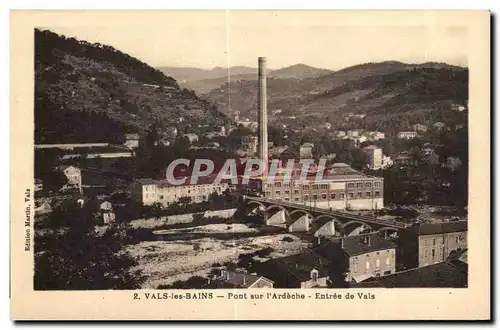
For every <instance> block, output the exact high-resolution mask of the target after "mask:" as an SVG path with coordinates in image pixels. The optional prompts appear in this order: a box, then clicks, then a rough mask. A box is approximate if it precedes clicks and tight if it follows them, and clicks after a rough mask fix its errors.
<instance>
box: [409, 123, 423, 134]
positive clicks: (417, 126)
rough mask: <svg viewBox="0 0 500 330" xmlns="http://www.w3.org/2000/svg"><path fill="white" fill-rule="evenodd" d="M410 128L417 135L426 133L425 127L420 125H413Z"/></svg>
mask: <svg viewBox="0 0 500 330" xmlns="http://www.w3.org/2000/svg"><path fill="white" fill-rule="evenodd" d="M412 128H413V130H414V131H415V132H417V133H418V132H422V133H425V132H427V126H425V125H422V124H415V125H413V126H412Z"/></svg>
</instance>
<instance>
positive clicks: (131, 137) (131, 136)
mask: <svg viewBox="0 0 500 330" xmlns="http://www.w3.org/2000/svg"><path fill="white" fill-rule="evenodd" d="M125 139H127V140H139V134H137V133H134V134H125Z"/></svg>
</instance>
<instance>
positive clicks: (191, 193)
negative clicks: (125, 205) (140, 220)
mask: <svg viewBox="0 0 500 330" xmlns="http://www.w3.org/2000/svg"><path fill="white" fill-rule="evenodd" d="M214 179H215V177H200V178H199V179H198V180H197V183H196V184H191V183H190V180H191V178H190V177H187V178H186V181H185V183H184V184H181V185H173V184H171V183H169V182H168V181H167V180H166V179H165V180H153V179H138V180H135V181H134V182H133V183H132V185H131V194H132V199H133V200H135V201H137V202H140V203H143V204H144V205H151V204H154V203H160V204H163V206H168V205H170V204H172V203H174V202H177V201H179V199H180V198H182V197H190V198H191V200H192V201H193V202H195V203H199V202H203V201H208V199H209V196H210V195H211V194H213V193H216V194H218V195H220V194H222V193H223V192H224V191H225V190H226V189H228V188H229V182H228V181H227V180H222V181H221V182H220V183H214Z"/></svg>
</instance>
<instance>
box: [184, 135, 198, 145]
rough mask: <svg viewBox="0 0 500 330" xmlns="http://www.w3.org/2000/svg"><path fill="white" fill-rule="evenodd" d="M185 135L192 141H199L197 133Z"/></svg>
mask: <svg viewBox="0 0 500 330" xmlns="http://www.w3.org/2000/svg"><path fill="white" fill-rule="evenodd" d="M183 137H185V138H187V139H188V140H189V142H190V143H193V142H198V135H196V134H184V135H183Z"/></svg>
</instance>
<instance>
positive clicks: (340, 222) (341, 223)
mask: <svg viewBox="0 0 500 330" xmlns="http://www.w3.org/2000/svg"><path fill="white" fill-rule="evenodd" d="M324 218H327V219H328V218H329V219H330V220H331V221H333V222H334V223H335V224H336V225H338V226H339V228H343V227H344V224H343V222H342V221H340V220H339V219H338V218H336V217H335V216H333V215H329V214H321V215H319V216H317V217H316V218H313V222H317V221H319V220H320V219H324Z"/></svg>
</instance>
